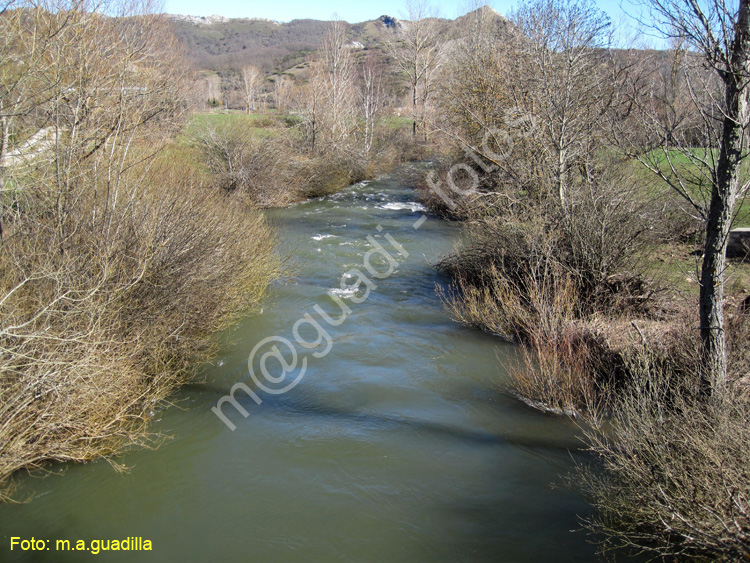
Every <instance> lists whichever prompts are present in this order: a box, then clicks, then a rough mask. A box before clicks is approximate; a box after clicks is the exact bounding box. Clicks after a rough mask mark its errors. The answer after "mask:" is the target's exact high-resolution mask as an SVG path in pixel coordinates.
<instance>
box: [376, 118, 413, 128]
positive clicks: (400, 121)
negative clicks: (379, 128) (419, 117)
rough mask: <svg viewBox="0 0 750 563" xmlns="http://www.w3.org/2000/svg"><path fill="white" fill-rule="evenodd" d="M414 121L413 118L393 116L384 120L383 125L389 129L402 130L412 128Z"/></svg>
mask: <svg viewBox="0 0 750 563" xmlns="http://www.w3.org/2000/svg"><path fill="white" fill-rule="evenodd" d="M412 123H413V119H412V118H411V116H398V115H392V116H389V117H386V118H385V119H383V124H384V125H385V126H386V127H388V128H389V129H400V128H402V127H411V124H412Z"/></svg>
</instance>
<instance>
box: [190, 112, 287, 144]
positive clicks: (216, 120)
mask: <svg viewBox="0 0 750 563" xmlns="http://www.w3.org/2000/svg"><path fill="white" fill-rule="evenodd" d="M283 117H284V116H280V115H278V114H276V113H250V114H248V113H243V112H236V111H230V112H216V113H194V114H193V115H192V116H191V118H190V120H189V121H188V124H187V126H186V127H185V133H186V134H187V135H188V136H190V135H191V134H194V133H195V132H196V131H199V130H200V129H203V128H205V127H220V126H221V125H225V124H227V123H231V122H239V123H243V124H246V125H247V127H248V128H249V129H250V131H251V132H252V134H253V135H256V136H258V137H263V138H271V137H274V136H276V135H277V134H278V130H279V129H281V128H283V127H285V124H284V121H283Z"/></svg>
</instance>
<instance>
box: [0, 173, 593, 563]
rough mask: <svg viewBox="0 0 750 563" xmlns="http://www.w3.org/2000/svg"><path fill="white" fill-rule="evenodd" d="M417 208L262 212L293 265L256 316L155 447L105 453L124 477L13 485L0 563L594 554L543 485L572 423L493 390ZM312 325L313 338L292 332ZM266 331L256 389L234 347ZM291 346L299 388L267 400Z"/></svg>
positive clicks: (491, 354)
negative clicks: (117, 542)
mask: <svg viewBox="0 0 750 563" xmlns="http://www.w3.org/2000/svg"><path fill="white" fill-rule="evenodd" d="M423 216H424V214H423V209H422V208H421V206H420V205H419V204H417V203H415V201H414V193H413V192H412V191H411V190H409V189H407V188H405V187H404V184H403V182H402V181H401V180H399V178H398V176H391V177H385V178H382V179H379V180H376V181H373V182H370V183H364V184H358V185H356V186H352V187H350V188H348V189H347V190H345V191H344V192H342V193H339V194H337V195H335V196H331V197H327V198H323V199H319V200H315V201H311V202H307V203H303V204H299V205H296V206H293V207H291V208H288V209H283V210H277V211H273V212H270V213H269V218H270V220H271V221H273V222H274V223H275V224H276V225H277V226H278V229H279V232H280V236H281V238H282V240H281V252H282V253H284V255H286V256H290V257H291V258H290V260H291V261H292V264H293V266H294V268H295V269H296V272H297V274H296V275H295V277H294V278H293V280H292V281H289V282H287V283H283V284H277V285H275V286H274V287H273V288H272V291H271V296H270V300H269V302H268V303H267V305H266V307H265V309H264V311H263V312H262V314H260V315H257V316H254V317H252V318H249V319H247V320H245V321H244V322H242V323H240V325H239V326H237V327H236V328H235V329H233V330H231V331H228V332H227V333H226V334H224V335H222V350H221V355H220V357H219V358H218V359H217V362H216V364H215V365H214V366H212V367H210V368H207V369H205V370H204V371H203V372H202V376H203V378H204V379H205V383H201V384H195V385H190V386H188V387H186V388H184V389H183V390H181V391H180V393H179V394H178V395H177V397H176V398H175V403H176V404H175V406H173V407H169V408H167V409H165V410H163V411H161V412H159V413H157V415H156V418H158V421H156V422H155V424H154V426H153V428H154V430H156V431H158V432H161V433H163V434H165V435H168V436H169V437H170V439H168V440H166V441H165V442H164V443H163V445H162V446H161V447H159V448H158V449H157V450H155V451H149V450H134V451H131V452H129V453H127V454H125V455H123V456H121V457H119V458H118V459H117V461H118V462H120V463H124V464H125V465H127V466H128V468H129V471H128V472H127V473H125V474H121V473H117V472H116V471H114V470H113V469H112V467H111V466H110V464H108V463H107V462H106V461H99V462H95V463H90V464H85V465H57V466H54V467H52V468H51V469H52V472H53V473H62V475H51V476H48V477H45V478H38V476H34V477H24V478H23V479H21V482H20V490H19V491H18V493H19V496H22V497H29V498H32V501H31V502H30V503H27V504H24V505H5V506H0V542H2V543H1V544H0V560H1V561H84V560H89V559H90V558H91V557H93V556H92V555H90V554H81V553H78V554H76V553H74V552H67V553H63V552H56V551H54V547H53V548H52V550H51V551H49V552H41V553H40V552H35V553H31V552H27V553H22V552H19V551H17V550H15V551H13V552H12V553H11V552H10V550H9V545H10V537H11V536H20V537H23V538H31V537H32V536H33V537H35V538H42V539H50V540H57V539H69V540H72V543H74V544H75V540H78V539H84V540H92V539H101V540H106V539H123V538H125V537H142V538H144V539H148V540H150V541H151V542H152V544H153V551H151V552H146V551H142V552H138V553H135V552H102V553H100V554H99V555H97V556H96V557H95V559H99V560H107V561H109V560H115V561H264V562H265V561H282V562H283V561H321V562H329V561H367V562H369V561H372V562H380V561H389V562H391V563H396V562H401V561H403V562H406V561H409V562H413V561H495V562H497V561H518V562H523V561H529V562H532V561H533V562H543V561H550V562H552V561H554V562H562V561H577V562H581V561H594V560H596V558H595V550H594V548H593V547H592V546H591V545H589V544H588V543H587V541H586V540H587V538H586V536H585V534H584V533H583V532H577V533H572V532H571V530H575V529H577V528H578V527H579V524H578V518H577V515H586V514H587V513H588V508H587V505H586V503H585V502H584V501H583V499H581V498H580V497H579V496H578V495H577V494H575V493H573V492H571V491H569V490H566V489H565V488H555V487H552V484H553V483H556V482H557V483H559V482H560V481H561V478H560V476H561V475H563V474H565V473H566V472H567V471H569V470H570V468H571V467H572V466H573V463H574V460H575V459H576V457H577V456H578V455H579V454H577V453H576V452H575V450H576V448H578V447H579V444H580V443H579V441H578V440H577V439H576V436H575V429H574V428H573V427H572V425H571V424H570V423H568V422H566V421H561V420H560V419H557V418H554V417H550V416H546V415H543V414H541V413H538V412H536V411H533V410H531V409H529V408H527V407H526V406H524V405H523V404H521V403H519V402H518V401H516V400H514V399H513V398H512V397H511V396H510V395H508V393H507V392H505V391H504V389H503V380H504V377H505V372H504V368H503V364H504V363H506V362H508V361H512V359H513V354H514V349H513V347H512V346H511V345H509V344H505V343H503V342H502V341H500V340H498V339H496V338H493V337H490V336H488V335H485V334H483V333H481V332H478V331H475V330H470V329H467V328H463V327H461V326H459V325H458V324H456V323H454V322H452V321H451V320H450V319H449V318H448V317H447V316H446V314H445V312H444V311H443V308H442V305H441V303H440V301H439V299H438V298H437V297H436V293H435V287H436V285H441V284H445V283H447V281H446V280H445V279H443V278H442V277H441V276H440V275H439V274H438V273H437V272H435V270H434V269H433V268H432V267H431V265H432V264H433V263H434V262H435V261H436V260H437V258H438V257H440V256H441V255H445V254H446V253H448V252H449V251H450V250H451V249H452V248H453V246H454V244H455V243H456V241H457V240H458V236H459V234H458V227H457V226H456V225H454V224H451V223H447V222H443V221H441V220H439V219H436V218H432V217H428V218H427V219H426V220H424V221H420V219H421V218H422V217H423ZM418 221H419V223H418ZM378 227H382V229H379V228H378ZM368 236H369V237H372V238H371V239H368ZM373 241H375V242H373ZM392 241H395V244H396V245H400V247H399V246H396V245H394V243H393V242H392ZM377 245H382V246H381V248H383V249H385V251H387V252H388V253H389V254H390V255H391V260H392V261H386V260H385V259H378V256H377V255H376V254H372V253H371V254H370V255H369V260H370V262H369V263H370V265H371V266H372V267H373V268H374V271H375V272H376V273H377V274H379V275H383V276H384V275H385V274H387V273H391V272H389V271H388V270H393V272H392V273H391V275H390V276H388V277H384V279H376V278H375V277H374V276H373V275H369V274H368V272H367V270H366V269H365V268H364V263H365V255H366V252H368V251H369V250H373V249H376V248H377V247H378V246H377ZM397 248H400V249H401V251H402V253H401V254H399V253H398V252H397ZM406 254H408V258H405V257H404V255H406ZM393 261H395V262H396V263H397V265H396V266H394V262H393ZM357 268H358V269H359V270H360V271H361V272H362V273H363V275H367V277H368V279H369V280H370V282H371V283H372V287H370V286H368V285H367V284H366V283H365V282H364V280H363V278H361V277H359V274H357V273H356V271H355V270H354V269H357ZM347 272H349V275H348V276H346V277H345V279H344V281H345V284H344V285H345V287H344V288H343V289H342V287H341V280H342V276H344V275H345V273H347ZM352 272H354V273H352ZM358 279H359V280H360V282H361V285H360V286H359V288H358V289H357V288H352V285H353V283H354V282H355V281H356V280H358ZM375 286H376V287H375ZM331 289H333V290H335V291H334V292H333V295H334V296H336V297H339V299H340V300H341V301H340V303H343V304H344V305H345V306H346V307H348V309H349V313H346V314H345V315H343V316H342V312H341V311H342V310H341V307H340V305H339V304H337V303H336V302H335V301H334V300H333V299H332V297H331V296H330V294H329V290H331ZM366 290H369V295H366ZM365 297H366V298H365ZM356 301H361V302H360V303H357V302H356ZM315 305H319V306H320V308H321V309H320V310H322V311H324V312H326V313H327V314H328V315H330V318H331V320H336V321H337V322H338V321H339V320H342V319H343V320H342V322H341V324H339V326H331V325H330V324H328V323H327V322H326V321H324V320H323V317H321V315H320V314H319V313H318V312H317V311H316V310H315V309H314V306H315ZM306 313H307V314H310V315H311V316H310V317H308V319H310V318H311V319H313V320H315V321H316V322H318V326H320V327H321V329H316V328H314V325H312V324H310V323H307V324H305V323H303V324H301V325H298V331H297V336H299V339H295V333H294V325H295V322H296V321H298V320H299V319H301V318H303V317H304V315H305V314H306ZM317 335H323V336H321V338H320V340H321V342H320V344H319V346H317V347H315V348H310V349H306V348H304V347H303V346H302V345H300V344H299V342H300V341H301V340H306V341H307V342H312V343H314V340H316V338H315V337H316V336H317ZM268 337H279V340H277V341H275V343H276V345H277V346H278V347H277V350H285V351H284V352H282V353H283V354H286V356H285V357H286V358H287V362H288V363H290V362H291V359H290V358H291V356H290V354H291V349H289V348H288V347H285V345H284V344H283V342H285V341H283V340H281V339H283V338H285V339H287V341H286V342H290V343H291V344H292V345H293V346H296V348H295V351H296V352H297V353H298V358H297V359H298V366H297V368H298V369H297V371H295V372H293V373H291V372H290V373H289V374H288V376H287V378H286V379H285V380H284V381H282V382H281V383H278V382H277V381H276V380H274V381H269V380H267V379H266V380H263V379H261V377H262V373H261V370H260V364H259V363H258V361H257V360H258V357H260V356H262V354H264V353H265V352H264V348H260V349H259V352H258V354H256V361H255V362H254V366H255V367H254V370H255V371H254V373H256V375H257V377H258V379H259V381H260V382H261V383H262V384H264V385H265V386H266V387H267V389H268V390H269V391H270V392H269V391H263V390H262V389H261V388H258V387H257V386H256V385H254V384H253V383H252V379H251V378H249V377H248V356H249V355H250V353H251V351H252V350H253V348H254V347H255V346H256V344H257V343H259V342H261V341H263V339H265V338H268ZM272 344H273V343H271V344H269V345H268V346H267V347H266V348H265V350H266V352H267V351H268V349H270V346H271V345H272ZM329 348H330V349H329ZM326 349H329V350H328V352H327V354H323V352H324V351H325V350H326ZM313 354H317V355H318V356H319V357H315V356H314V355H313ZM303 357H304V358H305V359H306V360H307V362H306V369H305V372H304V376H303V377H302V378H301V380H299V381H298V382H297V384H296V385H290V387H291V389H289V390H288V391H287V392H286V393H283V394H275V390H278V389H280V388H282V387H284V386H287V384H288V383H292V382H293V381H294V380H295V379H296V377H297V375H299V372H300V369H299V368H301V363H302V359H303ZM274 361H275V360H273V358H271V359H270V360H269V361H267V362H266V366H267V367H268V371H269V373H270V374H271V376H272V377H276V376H275V375H274V373H276V372H273V367H274ZM277 364H278V362H277ZM277 367H278V365H277ZM272 372H273V373H272ZM238 381H241V382H245V383H247V384H248V385H249V386H250V388H251V389H252V390H254V392H255V393H256V398H257V399H258V401H257V402H260V404H259V405H258V404H257V402H256V401H254V400H253V399H252V398H250V397H248V396H247V395H246V394H244V393H243V392H241V391H240V392H238V393H237V395H236V396H237V397H238V400H239V404H240V406H241V407H242V408H244V409H245V410H246V412H247V414H248V416H247V418H244V417H243V416H241V414H240V413H239V412H237V410H236V409H235V408H234V407H232V405H230V404H226V405H224V409H223V411H222V412H223V413H224V414H225V416H226V417H227V419H228V420H229V422H230V423H231V424H232V425H234V426H235V427H236V428H235V430H234V431H232V430H230V428H229V427H228V426H227V425H226V424H224V423H223V422H222V421H221V420H220V419H219V417H217V416H216V415H215V413H214V412H212V410H211V408H212V407H214V406H216V404H217V401H219V399H220V398H221V397H222V396H224V395H225V394H226V393H228V391H229V390H230V388H231V387H232V385H234V383H235V382H238ZM51 545H53V546H54V541H53V542H52V544H51Z"/></svg>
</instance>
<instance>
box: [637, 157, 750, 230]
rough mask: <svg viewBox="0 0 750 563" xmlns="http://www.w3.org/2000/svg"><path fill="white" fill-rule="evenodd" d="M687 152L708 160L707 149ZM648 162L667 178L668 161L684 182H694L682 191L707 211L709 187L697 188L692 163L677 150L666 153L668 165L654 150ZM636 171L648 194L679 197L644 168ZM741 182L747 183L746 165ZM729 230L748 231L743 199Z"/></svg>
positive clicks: (749, 215) (747, 203)
mask: <svg viewBox="0 0 750 563" xmlns="http://www.w3.org/2000/svg"><path fill="white" fill-rule="evenodd" d="M691 152H692V153H693V154H695V155H696V156H697V157H699V158H704V157H705V156H708V150H707V149H701V148H696V149H691ZM712 152H713V153H714V154H713V155H712V156H714V157H715V158H718V154H717V151H716V150H714V151H712ZM650 158H651V159H652V162H653V163H654V164H656V165H658V167H659V169H660V170H661V171H662V172H663V173H664V174H665V175H666V176H667V177H670V176H673V175H674V172H672V170H671V167H670V162H669V161H671V164H672V166H674V168H675V169H676V171H677V173H678V174H679V175H680V176H682V177H684V178H690V179H694V180H693V181H692V182H690V181H688V182H685V184H686V187H687V188H688V193H689V194H690V196H691V197H693V198H694V199H695V200H696V201H699V202H704V203H705V205H706V207H708V202H709V201H710V197H711V193H710V186H708V185H706V184H705V182H704V184H703V185H701V184H700V181H699V176H700V175H699V172H700V170H699V169H698V166H697V165H696V163H694V162H693V161H692V160H691V159H690V158H689V156H688V155H687V154H685V153H684V152H681V151H678V150H672V151H670V154H669V161H668V160H667V156H666V154H664V152H663V151H661V150H658V149H657V150H656V151H654V152H653V153H652V154H651V155H650ZM638 168H639V170H637V171H636V174H637V175H638V176H640V177H641V178H643V182H644V185H645V186H647V188H648V189H649V191H650V192H651V193H652V194H656V195H659V194H667V195H668V194H670V193H671V194H673V195H674V196H675V197H678V198H679V197H681V196H679V194H677V193H676V192H675V191H674V190H673V189H672V188H671V187H670V186H669V185H668V184H667V183H666V182H664V181H663V180H661V179H659V178H658V177H657V176H656V175H655V174H654V173H652V172H650V171H649V170H647V169H646V168H645V167H644V166H638ZM743 180H744V181H745V182H747V181H750V162H745V163H744V164H743ZM732 227H733V228H735V229H737V228H750V199H748V198H743V199H742V200H741V201H738V202H737V208H736V214H735V220H734V223H733V225H732Z"/></svg>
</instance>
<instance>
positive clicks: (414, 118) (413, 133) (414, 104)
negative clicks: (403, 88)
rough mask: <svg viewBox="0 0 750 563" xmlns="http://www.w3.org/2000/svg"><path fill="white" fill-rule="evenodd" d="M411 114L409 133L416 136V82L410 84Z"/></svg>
mask: <svg viewBox="0 0 750 563" xmlns="http://www.w3.org/2000/svg"><path fill="white" fill-rule="evenodd" d="M411 114H412V118H413V122H412V126H411V134H412V135H413V136H414V137H415V138H416V136H417V84H416V83H414V84H413V85H412V107H411Z"/></svg>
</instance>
